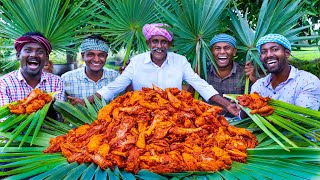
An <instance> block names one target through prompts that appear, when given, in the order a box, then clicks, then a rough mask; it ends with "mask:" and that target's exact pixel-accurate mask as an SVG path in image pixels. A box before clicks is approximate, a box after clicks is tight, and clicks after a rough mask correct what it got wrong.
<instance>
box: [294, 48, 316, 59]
mask: <svg viewBox="0 0 320 180" xmlns="http://www.w3.org/2000/svg"><path fill="white" fill-rule="evenodd" d="M291 55H292V56H291V57H290V60H293V59H294V58H296V59H299V60H303V61H312V60H316V59H320V50H319V48H318V47H307V48H302V51H292V53H291Z"/></svg>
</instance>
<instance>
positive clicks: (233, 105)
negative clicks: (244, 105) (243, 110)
mask: <svg viewBox="0 0 320 180" xmlns="http://www.w3.org/2000/svg"><path fill="white" fill-rule="evenodd" d="M226 108H227V110H228V111H229V112H230V113H231V114H232V115H234V116H237V117H239V113H240V107H239V106H238V105H237V104H236V103H235V102H234V101H233V100H230V104H229V105H227V106H226Z"/></svg>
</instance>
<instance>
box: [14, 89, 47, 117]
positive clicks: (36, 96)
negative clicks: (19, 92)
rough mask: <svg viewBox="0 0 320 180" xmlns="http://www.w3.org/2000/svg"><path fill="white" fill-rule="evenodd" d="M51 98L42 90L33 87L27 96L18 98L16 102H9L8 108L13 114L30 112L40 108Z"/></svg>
mask: <svg viewBox="0 0 320 180" xmlns="http://www.w3.org/2000/svg"><path fill="white" fill-rule="evenodd" d="M51 100H52V97H51V96H50V95H49V94H47V93H44V92H42V91H41V90H40V89H39V88H35V89H34V90H32V91H31V92H30V93H29V94H28V96H27V97H25V98H24V99H22V100H19V101H18V102H17V104H9V105H8V108H9V109H10V112H11V113H14V114H18V115H19V114H31V113H33V112H36V111H38V110H39V109H42V108H43V106H44V105H45V104H47V103H49V102H50V101H51Z"/></svg>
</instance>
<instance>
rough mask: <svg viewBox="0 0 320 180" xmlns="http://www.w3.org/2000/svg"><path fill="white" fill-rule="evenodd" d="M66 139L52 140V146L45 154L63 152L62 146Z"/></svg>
mask: <svg viewBox="0 0 320 180" xmlns="http://www.w3.org/2000/svg"><path fill="white" fill-rule="evenodd" d="M65 139H66V137H65V136H57V137H55V138H50V145H49V147H47V149H45V150H44V151H43V152H44V153H53V152H57V151H61V149H60V144H61V143H62V142H64V141H65Z"/></svg>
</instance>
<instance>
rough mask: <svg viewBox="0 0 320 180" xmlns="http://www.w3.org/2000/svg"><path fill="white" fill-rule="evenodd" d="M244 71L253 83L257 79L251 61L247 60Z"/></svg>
mask: <svg viewBox="0 0 320 180" xmlns="http://www.w3.org/2000/svg"><path fill="white" fill-rule="evenodd" d="M244 73H245V74H246V76H247V77H249V79H250V81H251V82H252V83H255V82H256V81H257V77H256V69H255V68H254V65H253V64H252V62H251V61H248V62H247V63H246V65H245V67H244Z"/></svg>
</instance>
